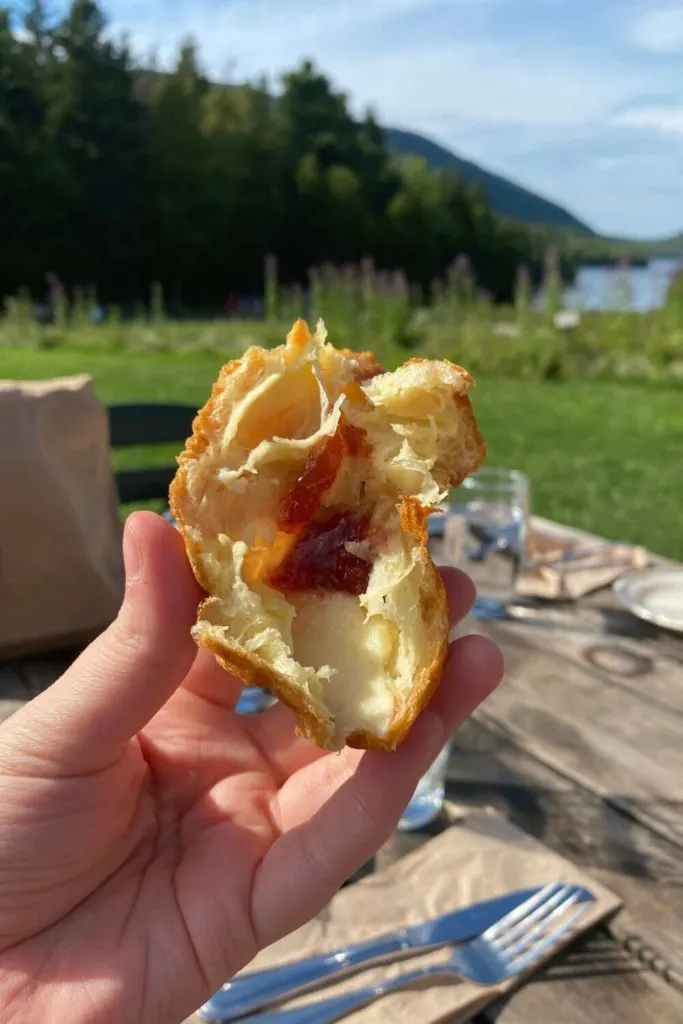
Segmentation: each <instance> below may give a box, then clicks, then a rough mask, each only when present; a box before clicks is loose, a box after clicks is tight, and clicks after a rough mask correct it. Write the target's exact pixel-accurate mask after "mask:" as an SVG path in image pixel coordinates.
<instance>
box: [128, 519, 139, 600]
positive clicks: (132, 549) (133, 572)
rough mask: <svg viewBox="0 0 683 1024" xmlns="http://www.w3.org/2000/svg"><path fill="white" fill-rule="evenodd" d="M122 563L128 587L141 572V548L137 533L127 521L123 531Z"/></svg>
mask: <svg viewBox="0 0 683 1024" xmlns="http://www.w3.org/2000/svg"><path fill="white" fill-rule="evenodd" d="M123 564H124V566H125V569H126V586H127V587H129V586H130V584H131V583H133V582H134V581H135V580H136V579H137V578H138V576H139V575H140V573H141V572H142V548H141V545H140V541H139V538H138V535H137V533H136V532H135V530H134V529H133V527H132V526H129V524H128V523H126V526H125V528H124V531H123Z"/></svg>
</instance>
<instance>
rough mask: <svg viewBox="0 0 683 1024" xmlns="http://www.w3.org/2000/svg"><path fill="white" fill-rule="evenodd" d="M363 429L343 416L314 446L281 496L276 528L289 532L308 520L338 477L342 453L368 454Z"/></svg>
mask: <svg viewBox="0 0 683 1024" xmlns="http://www.w3.org/2000/svg"><path fill="white" fill-rule="evenodd" d="M368 450H369V445H368V443H367V440H366V437H365V431H364V430H362V429H361V428H360V427H354V426H353V425H352V424H351V423H349V422H348V421H347V420H346V419H345V418H344V417H343V416H342V417H341V418H340V420H339V427H338V428H337V430H336V432H335V433H334V434H333V435H332V436H331V437H326V438H324V439H323V440H322V441H320V442H319V443H318V444H317V445H316V446H315V448H313V449H312V450H311V451H310V452H309V455H308V458H307V459H306V464H305V466H304V468H303V470H302V472H301V474H300V475H299V476H298V477H297V479H296V480H295V481H294V483H293V484H292V486H291V487H290V488H289V490H288V491H285V493H284V494H283V496H282V498H281V499H280V506H279V509H278V527H279V529H280V530H284V531H286V532H288V533H291V532H295V531H296V530H298V529H299V528H300V527H302V526H304V525H305V524H306V523H308V522H309V521H310V520H311V519H312V518H313V515H314V514H315V512H316V511H317V508H318V506H319V505H320V502H321V500H322V497H323V495H324V493H325V491H328V490H329V489H330V487H331V486H332V484H333V483H334V481H335V480H336V479H337V473H338V472H339V470H340V468H341V464H342V460H343V458H344V456H345V455H351V456H354V457H358V456H361V455H365V454H367V453H368Z"/></svg>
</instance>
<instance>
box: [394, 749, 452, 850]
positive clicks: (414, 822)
mask: <svg viewBox="0 0 683 1024" xmlns="http://www.w3.org/2000/svg"><path fill="white" fill-rule="evenodd" d="M449 752H450V750H449V747H448V746H445V747H444V748H443V749H442V750H441V752H440V753H439V754H438V756H437V758H436V760H435V761H434V762H433V763H432V765H431V767H430V768H428V769H427V771H426V772H425V773H424V775H423V776H422V778H421V779H420V781H419V782H418V784H417V788H416V790H415V792H414V793H413V795H412V797H411V798H410V801H409V803H408V806H407V807H406V809H405V811H404V812H403V814H402V816H401V820H400V821H399V823H398V826H397V828H398V830H399V832H412V831H413V830H414V829H418V828H423V827H424V826H425V825H428V824H429V822H430V821H434V819H435V818H438V817H439V815H440V814H441V809H442V807H443V804H444V799H445V797H446V770H447V768H448V755H449Z"/></svg>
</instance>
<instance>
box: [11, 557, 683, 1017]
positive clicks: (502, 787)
mask: <svg viewBox="0 0 683 1024" xmlns="http://www.w3.org/2000/svg"><path fill="white" fill-rule="evenodd" d="M436 545H437V547H438V541H437V542H436ZM474 628H476V629H479V630H481V631H482V632H485V633H487V634H489V635H490V636H491V637H493V638H494V639H495V640H496V641H497V643H498V644H499V645H500V646H501V647H502V649H503V652H504V655H505V661H506V679H505V681H504V683H503V685H502V686H501V687H500V688H499V690H498V691H497V692H496V693H495V694H494V695H493V696H492V697H491V698H489V700H488V701H486V703H485V704H484V706H483V707H482V708H480V709H479V710H478V711H477V712H476V713H475V715H474V717H473V718H472V719H471V720H470V721H469V722H468V723H467V724H466V725H465V726H464V727H463V728H462V729H461V730H460V731H459V733H458V735H457V736H456V738H455V741H454V743H453V747H452V754H451V759H450V764H449V775H448V785H449V795H450V797H451V798H452V799H453V800H454V801H456V802H457V803H458V804H465V805H467V804H471V805H473V806H482V805H488V806H493V807H495V808H496V809H498V810H499V811H501V812H503V813H504V814H506V815H507V816H508V817H509V818H510V819H511V820H512V821H513V822H514V823H515V824H516V825H518V826H519V827H520V828H522V829H524V830H525V831H527V832H528V833H530V834H531V835H533V836H534V837H536V838H537V839H539V840H540V841H541V842H543V843H545V845H546V846H548V847H549V848H551V849H553V850H555V851H557V852H558V853H560V854H561V855H563V856H565V857H567V858H568V859H570V860H572V861H574V862H575V863H576V864H578V865H579V866H581V867H582V868H584V869H585V870H586V871H587V872H588V873H589V874H590V875H592V876H593V877H594V878H595V879H597V880H599V881H601V882H602V883H604V884H605V885H606V886H608V887H609V888H610V889H611V890H612V891H613V892H614V893H616V894H617V895H618V896H619V897H620V898H621V899H622V900H623V901H624V909H623V910H622V911H620V912H619V913H618V914H617V916H616V917H615V918H614V919H613V920H611V921H610V922H609V924H608V925H605V926H602V927H600V928H599V929H598V930H597V931H595V932H593V933H592V934H591V935H589V936H587V937H584V938H582V939H580V940H579V941H578V942H577V943H576V944H575V946H574V947H573V948H572V949H571V950H570V951H569V952H567V953H565V954H563V955H562V956H561V957H559V958H558V960H557V961H556V962H555V963H553V964H551V965H550V967H549V968H548V969H546V970H545V971H543V972H542V973H540V974H538V975H536V976H534V978H533V979H532V980H531V981H530V982H529V983H527V984H526V985H524V987H522V988H521V989H519V990H518V991H517V992H515V993H514V994H513V995H512V996H511V997H510V998H509V999H508V1000H507V1001H506V1002H505V1003H504V1004H502V1005H499V1006H496V1007H494V1008H493V1009H491V1010H488V1011H486V1012H485V1013H484V1014H481V1015H479V1016H478V1017H477V1018H475V1021H476V1024H493V1022H494V1021H495V1022H496V1024H593V1022H595V1024H612V1022H614V1024H617V1022H619V1024H681V1022H683V638H681V637H678V636H675V635H673V634H667V633H665V632H664V631H662V630H658V629H657V628H656V627H654V626H650V625H647V624H645V623H643V622H640V621H639V620H637V619H636V618H634V617H633V616H632V615H631V614H630V613H629V612H627V611H625V610H624V609H622V608H621V607H620V606H619V605H618V603H617V602H616V600H615V598H614V597H613V595H612V592H611V590H609V589H605V590H602V591H599V592H597V593H594V594H592V595H591V596H590V597H587V598H584V599H582V600H581V601H579V602H576V603H574V604H564V605H561V604H553V605H547V606H543V605H542V604H540V603H536V604H535V605H534V604H533V603H530V604H528V605H526V606H524V607H522V608H520V613H519V614H517V615H515V617H514V618H512V619H510V620H506V621H499V622H487V623H485V624H482V623H476V624H474ZM65 664H66V660H65V659H64V658H63V657H62V658H55V659H49V658H41V659H33V660H28V661H24V662H21V663H18V664H15V665H6V666H4V667H1V668H0V715H1V716H2V717H6V716H7V715H8V714H11V713H12V711H13V710H14V709H15V708H16V707H18V706H19V705H20V704H21V703H22V702H24V701H26V700H28V699H30V697H32V696H33V695H34V694H35V693H36V692H37V691H39V690H41V689H43V688H44V687H45V686H47V685H49V683H50V682H52V680H53V679H54V678H56V676H57V675H58V674H59V673H60V672H61V671H62V670H63V668H64V666H65ZM443 827H446V825H445V824H444V823H443V822H436V823H434V824H433V825H432V826H429V827H428V828H426V829H425V830H423V831H421V832H417V833H411V834H406V833H402V834H399V833H396V834H395V836H394V837H393V838H392V840H391V841H390V842H389V843H388V844H387V845H386V846H385V847H384V848H383V849H382V850H381V851H380V852H379V854H378V855H377V857H376V858H375V864H374V866H375V867H382V866H384V865H386V864H388V863H390V862H391V861H393V860H395V859H396V858H398V857H401V856H404V855H405V854H406V853H407V852H409V851H410V850H411V849H413V848H414V847H415V846H416V845H419V844H421V843H424V842H425V841H427V840H428V839H429V838H430V837H431V836H432V835H434V834H435V833H436V832H438V831H439V829H441V828H443Z"/></svg>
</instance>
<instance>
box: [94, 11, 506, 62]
mask: <svg viewBox="0 0 683 1024" xmlns="http://www.w3.org/2000/svg"><path fill="white" fill-rule="evenodd" d="M484 2H486V3H494V2H496V0H324V2H317V0H222V2H221V0H218V2H216V0H143V2H140V0H132V2H131V0H113V2H111V12H112V16H113V27H114V28H115V29H125V30H127V31H128V33H129V35H130V38H131V40H132V43H133V45H134V47H135V48H136V50H138V51H139V52H148V51H149V50H150V49H152V48H155V49H156V50H157V52H158V53H159V56H160V58H161V59H162V60H168V59H170V58H171V57H172V56H173V54H174V52H175V51H176V49H177V45H178V42H179V40H180V39H182V38H183V37H185V36H189V35H191V36H193V38H195V39H196V40H197V42H198V43H199V44H200V47H201V53H202V56H203V58H204V61H205V63H206V65H207V67H208V69H209V70H210V71H211V72H213V73H214V74H216V73H220V71H221V70H222V69H223V67H224V66H225V63H226V60H228V59H230V60H234V62H235V65H236V68H235V70H236V74H237V75H238V76H239V75H242V76H252V75H255V74H260V73H262V72H266V71H267V72H271V73H272V72H275V71H279V70H282V69H284V68H289V67H291V66H292V65H293V64H294V63H296V62H297V61H299V60H300V59H301V58H302V57H304V56H306V57H309V56H310V57H312V58H314V59H316V60H318V62H319V63H323V58H324V57H325V58H326V57H328V56H329V54H330V53H332V52H336V51H337V50H339V49H340V48H343V47H344V46H345V45H349V46H350V37H351V36H353V35H354V34H356V35H357V34H358V33H366V34H367V39H368V42H369V43H374V44H376V45H377V46H380V47H381V45H382V31H381V30H382V27H383V25H385V24H386V23H389V22H390V21H391V20H392V19H394V18H396V17H400V16H402V15H405V14H410V13H414V12H419V13H421V14H422V15H423V16H424V17H427V16H428V15H429V14H430V13H433V12H434V11H438V10H439V9H443V8H453V7H467V6H476V5H479V4H481V3H484Z"/></svg>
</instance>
